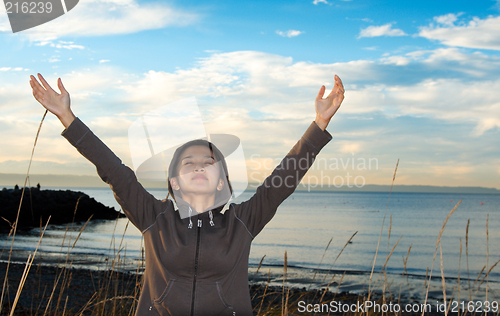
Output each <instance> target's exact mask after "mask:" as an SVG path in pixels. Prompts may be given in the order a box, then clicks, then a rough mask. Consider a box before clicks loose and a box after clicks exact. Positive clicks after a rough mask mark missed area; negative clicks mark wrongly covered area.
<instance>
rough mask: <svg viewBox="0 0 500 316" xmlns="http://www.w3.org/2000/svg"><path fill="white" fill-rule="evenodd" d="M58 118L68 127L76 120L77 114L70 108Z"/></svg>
mask: <svg viewBox="0 0 500 316" xmlns="http://www.w3.org/2000/svg"><path fill="white" fill-rule="evenodd" d="M57 118H58V119H59V121H61V123H62V125H64V127H65V128H68V127H69V126H70V125H71V123H72V122H73V121H74V120H75V118H76V116H75V115H74V114H73V111H71V110H69V111H68V112H65V113H64V114H62V115H60V116H58V117H57Z"/></svg>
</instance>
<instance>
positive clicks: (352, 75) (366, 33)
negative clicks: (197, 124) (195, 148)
mask: <svg viewBox="0 0 500 316" xmlns="http://www.w3.org/2000/svg"><path fill="white" fill-rule="evenodd" d="M499 51H500V3H499V2H497V1H476V2H470V1H467V2H466V1H438V2H436V1H433V2H431V1H361V0H351V1H338V0H336V1H333V0H326V1H318V0H316V1H213V2H211V1H163V2H159V1H136V0H111V1H109V0H108V1H102V0H81V1H80V2H79V4H78V5H77V6H76V7H75V8H74V9H73V10H71V11H70V12H68V13H67V14H65V15H64V16H62V17H60V18H58V19H56V20H53V21H51V22H48V23H46V24H44V25H41V26H38V27H36V28H33V29H31V30H26V31H23V32H19V33H16V34H13V33H12V32H11V31H10V25H9V22H8V18H7V14H6V12H5V10H4V7H0V111H1V113H2V115H1V116H0V131H1V132H2V135H3V136H4V137H2V138H1V139H0V173H25V172H26V168H27V160H28V159H29V156H30V154H31V147H32V143H33V139H34V136H35V134H36V130H37V127H38V124H39V121H40V119H41V116H42V115H43V109H42V108H41V106H40V105H39V104H38V103H37V102H36V101H35V100H34V99H33V97H32V96H31V91H30V87H29V84H28V80H29V75H30V74H35V73H37V72H40V73H42V74H44V76H45V77H46V78H47V79H48V80H49V82H50V83H51V84H52V85H55V82H56V79H57V78H58V77H61V78H62V80H63V82H64V83H65V85H66V88H67V89H68V91H69V92H70V94H71V97H72V107H73V110H74V112H75V113H76V115H77V116H79V117H80V118H81V119H82V120H83V121H84V122H85V123H86V124H87V125H89V126H90V127H91V129H92V130H93V131H94V132H95V133H96V134H97V135H98V136H99V137H101V138H102V139H103V140H104V141H105V142H106V144H108V145H109V146H110V147H111V148H112V149H113V150H114V151H115V152H116V153H117V155H118V156H120V157H121V158H122V159H123V160H124V162H125V163H127V164H130V162H131V160H130V152H129V147H128V141H127V129H128V127H129V126H130V124H131V122H132V121H134V120H135V119H136V118H137V117H138V115H140V114H141V113H144V112H146V111H150V110H152V109H154V108H156V107H158V106H161V105H163V104H166V103H170V102H173V101H176V100H180V99H183V98H187V97H191V96H195V97H196V98H197V100H198V103H199V105H200V109H201V111H202V113H203V120H204V123H205V128H206V130H207V131H209V132H211V133H215V132H226V133H232V134H235V135H237V136H238V137H240V139H241V141H242V146H243V149H244V152H245V157H246V158H247V169H248V172H249V174H250V173H251V172H253V173H254V174H253V178H259V177H263V176H264V175H265V174H266V173H268V172H270V171H271V170H269V169H266V170H261V169H260V168H257V166H258V165H263V164H260V163H259V161H260V162H261V161H263V160H265V159H273V160H276V159H279V158H280V157H282V156H283V155H285V154H286V152H288V150H289V149H290V148H291V146H293V144H294V143H295V141H296V140H297V139H298V138H299V137H300V136H301V135H302V133H303V132H304V131H305V129H306V128H307V127H308V125H309V124H310V122H311V121H312V120H313V119H314V115H315V114H314V98H315V96H316V94H317V91H318V90H319V88H320V87H321V85H322V84H325V85H326V86H327V89H328V88H330V89H331V87H332V84H333V75H334V74H338V75H339V76H340V77H341V78H342V80H343V82H344V85H345V88H346V99H345V101H344V103H343V105H342V107H341V109H340V110H339V112H338V113H337V114H336V116H335V117H334V119H333V120H332V122H331V124H330V126H329V127H328V130H329V131H330V133H331V134H332V135H333V136H334V140H333V141H332V142H331V143H330V144H328V145H327V147H326V148H325V149H324V150H323V151H322V156H321V157H322V158H324V159H327V160H328V161H329V163H330V165H329V166H331V167H328V168H326V169H325V168H324V169H323V170H320V169H321V168H317V169H315V170H311V172H310V173H309V174H308V175H309V176H310V177H309V178H306V179H305V181H312V182H314V181H317V179H319V178H321V177H322V176H323V177H326V178H324V179H326V181H328V179H330V180H331V179H333V178H334V177H335V176H340V177H342V178H344V180H347V177H348V176H349V175H351V176H354V177H355V176H359V177H362V178H363V180H364V183H366V184H390V181H391V179H392V173H393V170H394V166H395V164H396V161H397V159H398V158H399V159H400V167H399V169H398V178H397V181H396V184H424V185H449V186H485V187H496V188H499V189H500V184H499V183H498V178H499V176H500V158H499V157H500V150H499V147H498V143H499V138H500V137H499V127H500V78H499V76H498V74H499V73H500V56H499ZM61 131H62V125H60V123H59V122H58V121H57V119H56V118H54V117H53V116H50V117H48V118H47V120H46V122H45V123H44V126H43V129H42V133H41V135H40V140H39V143H38V145H37V150H36V153H35V156H34V160H35V162H34V164H33V167H32V171H31V172H32V173H38V174H75V175H82V174H85V175H93V174H95V171H94V168H93V167H92V166H91V165H90V164H89V163H88V162H87V161H86V160H85V159H84V158H81V157H80V156H79V154H78V153H77V152H76V151H75V150H74V149H72V148H71V147H70V146H69V144H68V143H67V142H66V141H65V140H64V139H63V138H62V137H61V136H60V133H61ZM255 157H258V158H255ZM370 158H371V159H376V160H377V162H378V164H377V167H376V168H375V167H372V168H371V169H370V168H365V169H363V168H357V167H356V168H345V167H344V168H342V167H341V168H335V166H334V163H335V162H337V163H338V162H339V161H340V162H343V163H344V164H346V163H347V162H348V161H351V162H352V160H353V159H354V160H355V161H356V163H359V162H361V161H363V160H366V161H367V160H368V159H370ZM311 176H313V178H311ZM314 176H316V178H314ZM339 179H340V178H339ZM360 179H361V178H360ZM332 181H333V180H332ZM332 183H333V182H332ZM338 183H339V182H337V184H338Z"/></svg>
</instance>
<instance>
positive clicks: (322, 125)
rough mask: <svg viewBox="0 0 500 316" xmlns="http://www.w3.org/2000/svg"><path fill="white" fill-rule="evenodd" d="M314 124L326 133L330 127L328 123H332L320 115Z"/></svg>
mask: <svg viewBox="0 0 500 316" xmlns="http://www.w3.org/2000/svg"><path fill="white" fill-rule="evenodd" d="M314 122H316V125H318V126H319V128H321V129H322V130H323V131H324V130H325V129H326V127H327V126H328V123H330V120H325V119H322V118H321V117H320V116H319V115H316V119H315V120H314Z"/></svg>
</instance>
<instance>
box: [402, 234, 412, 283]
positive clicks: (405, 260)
mask: <svg viewBox="0 0 500 316" xmlns="http://www.w3.org/2000/svg"><path fill="white" fill-rule="evenodd" d="M412 246H413V243H412V244H411V245H410V248H408V253H407V254H406V258H404V257H403V267H404V270H405V274H406V283H407V284H408V290H409V289H410V281H409V280H408V270H406V265H407V264H408V257H409V256H410V251H411V247H412Z"/></svg>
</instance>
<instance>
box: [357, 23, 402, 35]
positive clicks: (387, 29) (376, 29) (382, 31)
mask: <svg viewBox="0 0 500 316" xmlns="http://www.w3.org/2000/svg"><path fill="white" fill-rule="evenodd" d="M405 35H407V34H406V33H405V32H404V31H402V30H400V29H393V28H392V23H388V24H385V25H381V26H373V25H372V26H369V27H367V28H366V29H362V30H361V32H360V33H359V36H358V38H362V37H378V36H405Z"/></svg>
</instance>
